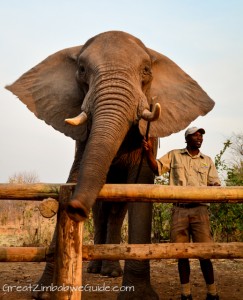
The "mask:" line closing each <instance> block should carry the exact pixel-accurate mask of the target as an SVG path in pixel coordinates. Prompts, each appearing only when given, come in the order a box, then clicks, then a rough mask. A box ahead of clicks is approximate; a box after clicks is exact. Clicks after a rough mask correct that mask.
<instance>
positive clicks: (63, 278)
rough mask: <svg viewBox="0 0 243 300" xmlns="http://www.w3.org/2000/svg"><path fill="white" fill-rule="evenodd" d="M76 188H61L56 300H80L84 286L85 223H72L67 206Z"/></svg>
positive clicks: (55, 275) (56, 260) (56, 264)
mask: <svg viewBox="0 0 243 300" xmlns="http://www.w3.org/2000/svg"><path fill="white" fill-rule="evenodd" d="M73 189H74V187H73V186H71V185H70V186H68V185H65V186H61V187H60V194H59V210H58V214H57V242H56V255H55V274H54V280H53V281H54V282H53V283H54V286H55V289H56V291H55V292H54V299H55V300H80V299H81V286H82V231H83V222H80V223H76V222H74V221H72V220H71V219H70V218H69V217H68V215H67V213H66V211H65V204H66V203H67V201H68V200H69V199H70V197H71V195H72V192H73Z"/></svg>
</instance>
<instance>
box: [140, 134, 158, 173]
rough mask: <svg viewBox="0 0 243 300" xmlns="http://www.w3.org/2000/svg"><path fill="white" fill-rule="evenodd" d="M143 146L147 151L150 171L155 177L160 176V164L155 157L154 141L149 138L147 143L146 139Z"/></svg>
mask: <svg viewBox="0 0 243 300" xmlns="http://www.w3.org/2000/svg"><path fill="white" fill-rule="evenodd" d="M142 145H143V149H144V151H145V154H146V158H147V162H148V165H149V167H150V169H151V170H152V171H153V173H154V174H155V175H157V176H158V175H159V173H158V163H157V160H156V159H155V157H154V153H153V145H152V140H151V139H150V138H149V139H148V141H146V139H145V138H144V139H143V142H142Z"/></svg>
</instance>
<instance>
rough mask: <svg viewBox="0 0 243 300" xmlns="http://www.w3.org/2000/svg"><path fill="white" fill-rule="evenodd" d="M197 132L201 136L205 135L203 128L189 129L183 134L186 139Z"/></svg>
mask: <svg viewBox="0 0 243 300" xmlns="http://www.w3.org/2000/svg"><path fill="white" fill-rule="evenodd" d="M197 131H199V132H200V133H201V134H204V133H205V130H204V129H203V128H198V127H190V128H188V129H187V130H186V132H185V137H187V136H188V135H189V134H193V133H195V132H197Z"/></svg>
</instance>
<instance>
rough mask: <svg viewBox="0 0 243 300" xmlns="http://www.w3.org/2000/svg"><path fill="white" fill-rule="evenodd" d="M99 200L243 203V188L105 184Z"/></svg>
mask: <svg viewBox="0 0 243 300" xmlns="http://www.w3.org/2000/svg"><path fill="white" fill-rule="evenodd" d="M98 200H102V201H116V202H120V201H131V202H133V201H136V202H164V203H172V202H173V203H176V202H184V203H189V202H203V203H207V202H208V203H213V202H214V203H215V202H217V203H219V202H231V203H237V202H243V187H242V186H237V187H216V186H215V187H207V186H205V187H204V186H199V187H193V186H165V185H158V184H105V185H104V186H103V188H102V189H101V191H100V194H99V196H98Z"/></svg>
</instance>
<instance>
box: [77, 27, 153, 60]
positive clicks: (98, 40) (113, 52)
mask: <svg viewBox="0 0 243 300" xmlns="http://www.w3.org/2000/svg"><path fill="white" fill-rule="evenodd" d="M82 58H90V59H92V61H94V60H95V59H97V60H98V59H99V60H104V59H118V60H119V61H122V60H124V61H126V62H127V61H128V59H129V60H130V61H132V60H134V59H137V60H139V61H141V60H144V59H148V60H149V59H150V56H149V54H148V52H147V51H146V48H145V46H144V44H143V43H142V42H141V41H140V40H139V39H137V38H135V37H133V36H131V35H129V34H126V33H123V32H107V33H103V34H100V35H98V36H96V37H94V38H92V39H91V40H89V41H88V42H87V43H86V44H85V45H84V47H83V49H82V52H81V54H80V59H82Z"/></svg>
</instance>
